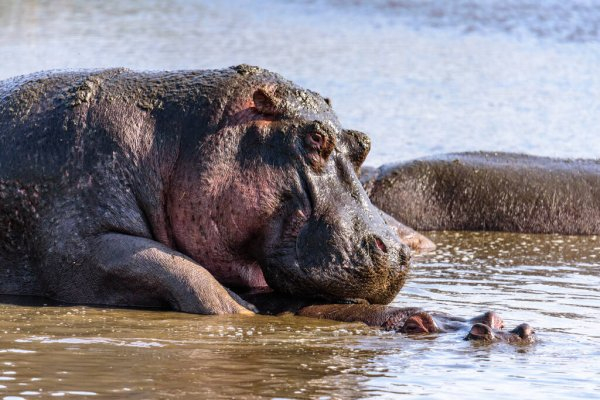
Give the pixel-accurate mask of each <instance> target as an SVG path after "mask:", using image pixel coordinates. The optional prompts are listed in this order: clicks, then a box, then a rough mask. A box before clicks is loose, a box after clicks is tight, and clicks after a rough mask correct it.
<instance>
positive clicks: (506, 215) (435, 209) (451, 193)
mask: <svg viewBox="0 0 600 400" xmlns="http://www.w3.org/2000/svg"><path fill="white" fill-rule="evenodd" d="M361 178H362V181H363V183H364V184H365V187H366V190H367V193H368V194H369V197H370V199H371V201H372V202H373V203H374V204H375V205H376V206H378V207H379V208H381V210H383V211H385V212H386V213H388V214H390V215H391V216H392V217H394V218H396V219H397V220H399V221H400V222H401V223H403V224H407V225H408V226H410V227H411V228H414V229H417V230H474V231H478V230H490V231H507V232H522V233H561V234H567V235H571V234H582V235H586V234H598V233H600V202H599V201H598V199H600V161H596V160H566V159H556V158H548V157H536V156H529V155H524V154H512V153H499V152H469V153H456V154H445V155H439V156H432V157H427V158H422V159H417V160H413V161H407V162H403V163H397V164H387V165H384V166H382V167H379V168H377V169H373V168H363V173H362V177H361Z"/></svg>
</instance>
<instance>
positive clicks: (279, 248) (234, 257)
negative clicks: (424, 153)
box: [0, 65, 410, 314]
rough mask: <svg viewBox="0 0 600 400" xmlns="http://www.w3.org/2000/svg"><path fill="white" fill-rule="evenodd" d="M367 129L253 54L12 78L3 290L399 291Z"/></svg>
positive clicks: (328, 296)
mask: <svg viewBox="0 0 600 400" xmlns="http://www.w3.org/2000/svg"><path fill="white" fill-rule="evenodd" d="M368 147H369V146H368V139H367V138H366V136H365V135H364V134H361V133H360V132H355V131H347V130H344V129H342V128H341V126H340V124H339V122H338V120H337V118H336V116H335V114H334V113H333V111H332V109H331V107H330V105H329V104H328V102H326V101H325V100H324V99H323V98H322V97H321V96H319V95H318V94H316V93H314V92H310V91H307V90H304V89H301V88H299V87H297V86H295V85H294V84H292V83H291V82H289V81H287V80H284V79H283V78H282V77H280V76H279V75H277V74H274V73H271V72H268V71H265V70H262V69H260V68H256V67H250V66H245V65H242V66H238V67H234V68H229V69H224V70H215V71H181V72H156V73H153V72H148V73H139V72H133V71H129V70H125V69H111V70H98V71H82V72H42V73H38V74H34V75H29V76H22V77H16V78H13V79H9V80H5V81H2V82H0V226H1V227H2V229H1V230H0V267H1V268H0V271H1V272H0V293H2V294H17V295H18V294H27V295H37V296H46V297H49V298H52V299H56V300H60V301H64V302H68V303H86V304H103V305H119V306H141V307H167V308H172V309H175V310H180V311H185V312H192V313H208V314H215V313H236V312H242V313H247V312H248V310H247V308H246V307H251V306H250V305H248V304H247V303H246V302H244V301H243V300H241V299H240V298H239V297H238V296H237V295H236V294H235V293H234V292H232V291H231V290H229V289H226V287H230V288H235V289H236V290H238V288H240V289H242V290H245V289H247V288H257V287H258V288H264V287H265V286H266V285H267V284H268V286H270V288H272V289H274V290H276V291H277V292H279V293H284V294H287V295H290V296H295V297H309V298H318V299H320V300H321V301H324V300H325V301H329V302H348V301H367V302H370V303H388V302H389V301H391V300H392V299H393V298H394V297H395V295H396V294H397V293H398V291H399V289H400V288H401V287H402V285H403V283H404V281H405V278H406V272H407V268H408V263H409V258H410V250H409V249H408V247H407V246H406V245H404V244H402V243H401V242H400V241H399V240H398V236H397V234H396V231H394V230H393V229H392V228H391V227H390V226H389V225H387V224H386V223H385V221H384V220H383V218H382V216H381V214H380V213H379V211H378V210H377V209H376V208H375V207H374V206H373V205H372V204H371V202H370V201H369V199H368V197H367V195H366V193H365V191H364V190H363V187H362V186H361V184H360V182H359V180H358V177H357V175H356V170H357V169H358V168H359V167H360V163H362V161H363V160H364V158H365V157H366V153H367V152H368Z"/></svg>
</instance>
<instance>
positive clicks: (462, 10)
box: [0, 0, 600, 399]
mask: <svg viewBox="0 0 600 400" xmlns="http://www.w3.org/2000/svg"><path fill="white" fill-rule="evenodd" d="M599 42H600V7H599V6H598V3H597V2H596V1H592V0H577V1H572V2H564V1H560V0H546V1H544V2H539V1H535V0H502V1H501V0H486V1H480V2H473V1H470V0H453V1H448V0H402V1H399V0H398V1H396V0H394V1H389V0H373V1H369V2H367V1H360V0H352V1H350V0H347V1H345V0H314V1H308V0H306V1H303V0H298V1H292V2H282V1H275V0H261V1H258V0H257V1H250V0H232V1H220V2H214V1H213V2H211V1H202V0H189V1H184V0H179V1H177V0H176V1H172V2H166V1H159V0H150V1H127V2H125V1H116V0H106V1H98V2H88V1H84V0H71V1H68V0H53V1H44V0H41V1H34V0H23V1H10V0H8V1H0V79H3V78H7V77H9V76H13V75H18V74H24V73H29V72H33V71H38V70H42V69H50V68H60V69H64V68H81V67H85V68H97V67H109V66H125V67H130V68H136V69H154V70H160V69H180V68H223V67H225V66H229V65H234V64H238V63H242V62H245V63H251V64H256V65H260V66H263V67H266V68H269V69H272V70H274V71H277V72H280V73H281V74H282V75H284V76H286V77H288V78H290V79H292V80H294V81H296V82H298V83H299V84H301V85H303V86H306V87H308V88H311V89H314V90H317V91H319V92H321V93H322V94H324V95H326V96H329V97H331V98H332V100H333V105H334V108H335V109H336V110H337V112H338V114H339V115H340V118H341V121H342V123H343V124H344V125H345V126H347V127H349V128H354V129H362V130H365V131H367V132H369V133H370V134H371V135H372V138H373V150H372V153H371V155H370V156H369V159H368V163H370V164H372V165H379V164H381V163H383V162H389V161H398V160H405V159H409V158H414V157H417V156H422V155H431V154H432V153H436V152H450V151H461V150H484V149H485V150H503V151H522V152H528V153H533V154H539V155H550V156H561V157H589V158H595V157H598V154H600V140H598V137H599V136H600V131H599V127H600V73H599V67H598V66H599V65H600V46H599V45H598V43H599ZM0 228H1V227H0ZM431 236H432V237H433V238H434V240H435V241H436V242H437V243H438V244H439V249H438V250H437V251H436V252H435V253H433V254H431V255H428V256H426V257H423V258H420V259H417V260H416V261H415V265H414V268H413V272H412V276H411V279H410V281H409V282H408V284H407V285H406V287H405V288H404V290H403V291H402V293H401V294H400V295H399V296H398V298H397V299H396V304H397V305H401V306H415V305H417V306H422V307H424V308H426V309H430V310H438V311H446V312H450V313H452V314H456V315H460V316H464V317H470V316H474V315H476V314H478V313H480V312H481V311H484V310H488V309H494V310H497V311H498V312H500V313H501V314H502V315H503V317H504V318H505V320H506V321H507V325H508V326H515V325H516V324H518V323H520V322H523V321H527V322H529V323H531V324H532V325H533V326H534V327H535V328H536V329H537V331H538V336H539V338H540V342H539V343H538V344H536V345H533V346H527V347H518V346H509V345H505V344H495V345H485V346H481V345H476V344H472V343H468V342H464V341H463V340H462V336H463V335H464V333H460V332H459V333H453V334H446V335H440V336H436V335H432V336H427V337H421V338H408V337H406V336H403V335H400V334H391V333H383V332H379V331H377V330H372V329H368V328H366V327H364V326H361V325H358V324H341V323H335V322H327V321H315V320H309V319H301V318H274V317H252V318H248V317H206V316H195V315H185V314H177V313H167V312H148V311H138V310H114V309H113V310H104V309H97V308H86V307H67V308H56V307H28V306H22V305H21V306H16V305H8V304H5V305H0V315H2V317H1V318H0V399H10V398H11V397H10V396H16V397H21V398H35V396H37V397H38V398H40V397H50V396H65V397H80V398H81V397H86V396H87V397H92V396H94V395H96V396H97V397H102V396H103V397H107V398H115V397H125V396H127V397H128V398H129V397H131V398H170V397H178V398H194V397H196V398H202V397H205V398H212V397H217V396H220V397H225V398H228V397H243V398H253V397H255V398H261V397H262V398H277V397H287V398H343V399H349V398H372V397H379V398H395V397H396V396H397V395H398V394H400V393H403V394H405V395H409V397H411V396H412V397H423V398H443V399H448V398H460V399H464V398H485V399H488V398H502V399H505V398H507V397H509V396H519V397H523V396H525V397H527V398H529V399H536V398H540V399H548V398H556V399H563V398H576V397H581V398H586V399H589V398H600V322H599V319H600V295H599V294H598V288H599V287H600V259H598V258H600V251H599V250H600V239H599V238H597V237H561V236H543V235H541V236H540V235H529V236H527V235H506V234H494V233H485V234H483V233H482V234H472V233H463V234H456V233H448V232H446V233H434V234H432V235H431ZM12 398H15V397H12Z"/></svg>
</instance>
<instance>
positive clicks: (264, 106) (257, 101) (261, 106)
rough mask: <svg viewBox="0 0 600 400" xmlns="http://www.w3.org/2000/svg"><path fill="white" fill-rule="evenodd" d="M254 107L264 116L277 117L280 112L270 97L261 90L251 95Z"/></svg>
mask: <svg viewBox="0 0 600 400" xmlns="http://www.w3.org/2000/svg"><path fill="white" fill-rule="evenodd" d="M252 100H253V101H254V107H255V108H256V110H257V111H258V112H259V113H261V114H264V115H279V114H281V112H280V111H279V109H278V107H277V102H276V101H275V99H274V98H273V96H272V95H270V94H269V93H267V92H265V91H264V90H263V89H257V90H256V91H255V92H254V94H253V95H252Z"/></svg>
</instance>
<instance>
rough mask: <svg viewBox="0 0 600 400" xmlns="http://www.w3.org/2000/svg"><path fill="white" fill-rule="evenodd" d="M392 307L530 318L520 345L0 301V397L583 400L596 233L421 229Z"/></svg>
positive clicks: (595, 353) (590, 382) (593, 387)
mask: <svg viewBox="0 0 600 400" xmlns="http://www.w3.org/2000/svg"><path fill="white" fill-rule="evenodd" d="M431 237H432V238H433V239H434V240H435V241H436V242H437V243H438V246H439V248H438V250H437V251H436V252H434V253H432V254H429V255H427V256H423V257H420V258H418V259H417V260H416V262H415V266H414V269H413V272H412V276H411V279H410V281H409V283H408V284H407V286H406V287H405V289H404V290H403V292H402V294H401V295H400V296H398V298H397V299H396V302H395V304H396V305H400V306H409V305H410V306H414V305H418V306H421V307H423V308H425V309H428V310H439V311H446V312H450V313H452V314H455V315H460V316H466V317H467V316H474V315H476V314H477V313H480V312H482V311H485V310H489V309H494V310H497V311H498V312H500V313H501V314H502V315H503V317H504V318H505V320H506V323H507V326H509V327H510V326H515V325H517V324H518V323H520V322H523V321H528V322H530V323H531V324H532V325H533V326H534V327H535V328H536V330H537V332H538V333H537V335H538V338H539V342H538V343H537V344H535V345H531V346H513V345H507V344H492V345H478V344H474V343H471V342H466V341H463V340H462V337H463V336H464V334H465V333H464V332H458V333H449V334H441V335H428V336H422V337H416V338H415V337H407V336H404V335H401V334H396V333H389V332H380V331H378V330H375V329H371V328H368V327H366V326H363V325H361V324H358V323H355V324H346V323H337V322H330V321H321V320H313V319H307V318H300V317H264V316H256V317H239V316H225V317H220V316H219V317H213V316H196V315H187V314H180V313H174V312H152V311H139V310H114V309H99V308H89V307H24V306H13V305H2V306H0V312H1V314H2V320H1V321H0V396H1V395H9V394H10V395H14V396H21V397H23V398H29V397H31V396H35V395H40V394H41V395H44V396H58V395H61V396H62V395H64V396H92V395H98V396H106V397H115V396H117V395H119V396H121V395H125V394H127V396H128V397H131V398H170V397H179V398H193V397H194V396H196V397H204V398H213V397H218V396H220V397H224V398H227V397H232V396H237V397H244V398H245V397H256V398H281V397H284V398H341V399H349V398H367V397H375V396H379V395H381V396H383V397H384V398H390V397H393V395H395V394H400V393H405V394H412V395H425V396H426V398H444V399H445V398H475V397H478V396H481V397H483V398H507V397H509V396H513V395H514V396H517V395H520V394H522V393H528V395H527V397H529V398H571V397H577V396H579V397H582V398H591V397H594V396H598V394H599V393H600V392H599V391H600V365H599V363H598V361H599V360H600V350H599V346H598V345H599V344H600V323H599V322H598V321H599V318H600V294H599V293H598V287H599V286H600V272H599V270H598V263H597V261H596V257H597V254H598V251H599V250H600V238H599V237H597V236H592V237H564V236H553V235H516V234H498V233H453V232H438V233H432V234H431Z"/></svg>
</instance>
